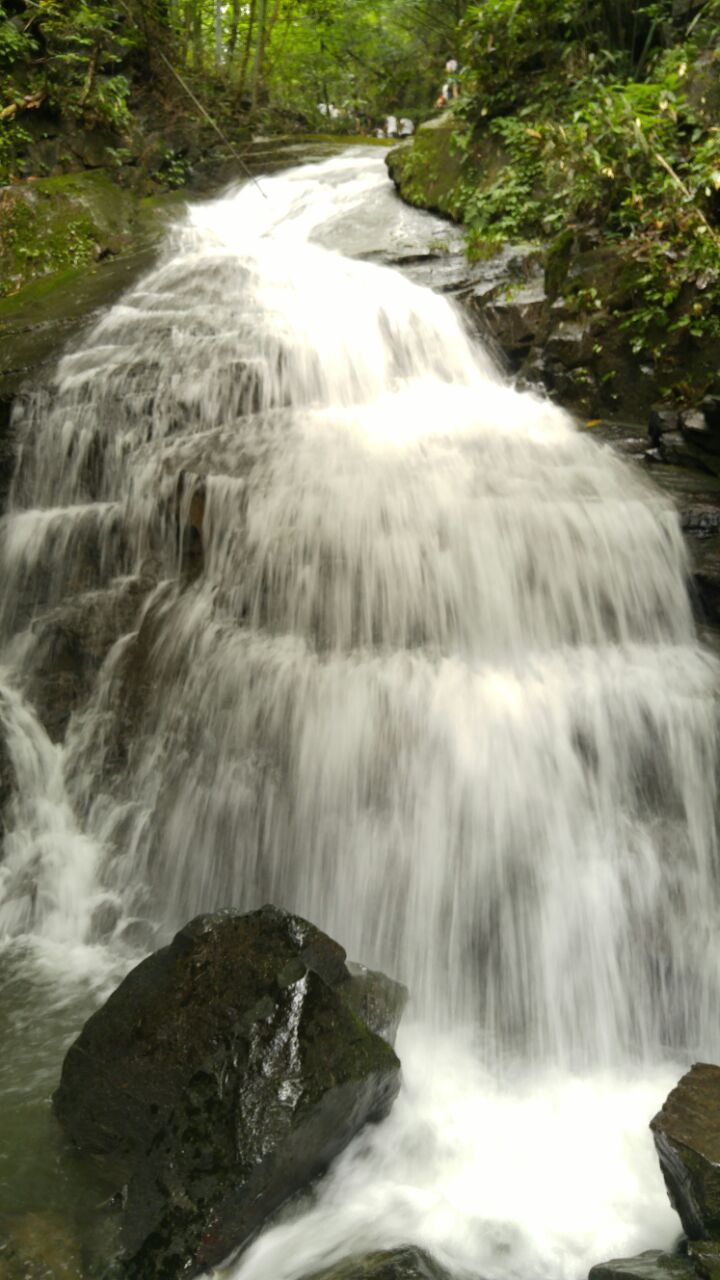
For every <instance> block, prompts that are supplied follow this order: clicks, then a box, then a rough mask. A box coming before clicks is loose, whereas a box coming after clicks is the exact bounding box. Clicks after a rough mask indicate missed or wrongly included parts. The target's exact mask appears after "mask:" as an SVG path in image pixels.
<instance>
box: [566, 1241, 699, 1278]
mask: <svg viewBox="0 0 720 1280" xmlns="http://www.w3.org/2000/svg"><path fill="white" fill-rule="evenodd" d="M694 1276H695V1271H694V1268H693V1264H692V1262H691V1261H690V1259H689V1258H688V1257H686V1256H683V1255H681V1254H676V1253H663V1252H662V1250H660V1249H648V1250H647V1251H646V1252H645V1253H640V1254H638V1255H637V1256H636V1257H634V1258H615V1259H613V1261H611V1262H601V1263H598V1265H597V1266H596V1267H593V1268H592V1270H591V1271H590V1275H589V1277H588V1280H693V1278H694Z"/></svg>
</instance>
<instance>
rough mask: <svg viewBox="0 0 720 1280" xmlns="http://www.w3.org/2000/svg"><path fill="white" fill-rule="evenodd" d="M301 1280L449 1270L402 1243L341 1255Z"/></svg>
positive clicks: (442, 1275) (411, 1279)
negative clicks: (385, 1247) (321, 1269)
mask: <svg viewBox="0 0 720 1280" xmlns="http://www.w3.org/2000/svg"><path fill="white" fill-rule="evenodd" d="M304 1280H451V1277H450V1274H449V1272H447V1271H446V1270H445V1268H444V1267H441V1266H440V1263H439V1262H436V1261H435V1259H434V1258H431V1257H430V1254H429V1253H426V1252H425V1250H424V1249H416V1248H415V1246H414V1245H405V1246H403V1247H402V1248H401V1249H389V1250H384V1251H382V1252H379V1253H367V1254H364V1255H362V1256H361V1257H354V1258H343V1260H342V1262H336V1263H335V1265H334V1266H331V1267H326V1268H325V1269H324V1270H323V1271H316V1272H314V1273H313V1275H312V1276H306V1277H304Z"/></svg>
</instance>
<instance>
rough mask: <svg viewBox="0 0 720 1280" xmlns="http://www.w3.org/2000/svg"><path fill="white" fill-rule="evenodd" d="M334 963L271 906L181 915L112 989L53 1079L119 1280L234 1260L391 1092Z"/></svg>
mask: <svg viewBox="0 0 720 1280" xmlns="http://www.w3.org/2000/svg"><path fill="white" fill-rule="evenodd" d="M351 982H352V978H351V976H350V974H349V972H348V969H347V967H346V965H345V952H344V951H343V949H342V947H340V946H339V945H338V943H336V942H333V941H332V939H330V938H329V937H327V935H326V934H323V933H321V931H320V930H319V929H316V928H315V927H314V926H313V925H311V924H309V923H308V922H307V921H305V920H301V919H300V918H299V917H297V916H292V915H289V914H288V913H287V912H284V911H280V910H278V909H276V908H274V907H264V908H262V910H260V911H255V912H251V913H250V914H247V915H242V914H240V913H239V912H233V911H229V912H219V913H217V914H215V915H212V916H199V917H198V918H197V919H196V920H194V921H192V922H191V923H190V924H188V925H186V926H185V928H184V929H182V930H181V932H180V933H178V934H177V936H176V937H175V939H174V940H173V942H172V943H171V944H170V946H169V947H165V948H163V949H162V950H161V951H158V952H156V953H155V954H154V955H152V956H150V957H148V959H147V960H144V961H143V962H142V963H141V964H140V965H138V966H137V967H136V968H135V969H133V970H132V972H131V973H130V974H128V976H127V978H126V979H125V980H124V982H123V983H122V984H121V985H120V987H119V988H118V989H117V991H115V992H114V993H113V995H112V996H111V997H110V999H109V1000H108V1001H107V1003H106V1004H105V1005H104V1006H103V1007H102V1008H101V1009H99V1010H98V1011H97V1013H95V1014H94V1015H93V1016H92V1017H91V1018H90V1019H89V1021H88V1022H87V1023H86V1025H85V1027H84V1028H83V1031H82V1033H81V1035H80V1037H79V1038H78V1040H77V1041H76V1042H75V1044H74V1045H73V1046H72V1047H71V1048H70V1050H69V1052H68V1054H67V1057H66V1058H65V1062H64V1064H63V1071H62V1079H61V1083H60V1088H59V1089H58V1091H57V1093H56V1094H55V1098H54V1107H55V1113H56V1115H57V1116H58V1118H59V1120H60V1122H61V1124H62V1126H63V1128H64V1130H65V1133H66V1135H67V1136H68V1138H69V1139H70V1140H71V1141H72V1142H73V1143H74V1144H75V1146H76V1147H77V1148H79V1149H80V1150H81V1151H82V1152H84V1153H85V1154H86V1155H87V1156H88V1157H89V1158H92V1159H93V1160H94V1161H95V1162H96V1163H98V1164H99V1167H100V1168H101V1169H104V1170H105V1179H106V1182H107V1183H110V1182H112V1181H113V1180H114V1186H115V1189H116V1190H117V1191H118V1192H119V1191H120V1190H121V1188H125V1191H124V1194H123V1197H122V1199H123V1208H122V1221H121V1236H122V1243H123V1254H122V1257H121V1258H120V1259H119V1260H118V1262H117V1271H116V1273H117V1274H118V1275H120V1276H124V1277H127V1278H128V1280H129V1278H132V1280H158V1277H160V1276H169V1277H170V1276H172V1277H176V1276H177V1277H179V1276H192V1275H196V1274H199V1273H200V1272H202V1271H204V1270H206V1269H207V1268H208V1267H212V1266H217V1265H219V1264H221V1263H222V1262H224V1261H225V1260H226V1259H227V1258H228V1256H229V1255H231V1254H232V1253H234V1252H236V1251H237V1250H239V1249H241V1248H242V1247H243V1246H244V1245H245V1244H246V1243H248V1242H249V1240H250V1239H251V1238H252V1237H253V1236H254V1235H255V1234H256V1232H257V1231H258V1230H259V1229H260V1227H261V1226H262V1225H263V1223H264V1222H265V1220H266V1219H267V1217H268V1216H269V1215H270V1214H271V1213H272V1212H273V1211H274V1210H275V1209H277V1208H278V1207H279V1206H280V1205H281V1204H282V1203H283V1202H284V1201H285V1200H287V1199H288V1198H289V1197H290V1196H291V1195H293V1194H294V1193H295V1192H297V1191H298V1190H299V1189H300V1188H302V1187H304V1186H306V1185H307V1184H308V1183H309V1182H310V1181H312V1179H313V1178H314V1177H316V1176H317V1175H318V1174H319V1173H321V1172H322V1171H323V1170H324V1169H325V1168H326V1167H327V1166H328V1164H329V1163H330V1162H331V1160H332V1159H333V1158H334V1157H335V1156H336V1155H337V1154H338V1153H339V1152H340V1151H341V1150H342V1149H343V1148H344V1147H345V1146H346V1145H347V1143H348V1142H349V1141H350V1139H351V1138H352V1137H353V1136H354V1135H355V1133H357V1132H358V1130H359V1129H360V1128H361V1127H362V1126H363V1124H365V1123H366V1122H367V1121H370V1120H378V1119H381V1118H382V1117H383V1116H384V1115H386V1114H387V1112H388V1111H389V1109H390V1107H391V1106H392V1103H393V1101H394V1099H395V1096H396V1094H397V1091H398V1089H399V1084H400V1075H399V1072H400V1063H399V1062H398V1059H397V1058H396V1056H395V1054H394V1052H393V1050H392V1048H391V1047H390V1045H389V1044H388V1043H387V1042H386V1041H385V1040H383V1039H381V1038H380V1037H379V1036H377V1035H375V1034H374V1033H373V1032H371V1031H370V1030H369V1028H368V1027H367V1026H366V1024H365V1023H364V1022H363V1021H362V1020H361V1019H360V1018H358V1017H357V1016H356V1014H355V1013H354V1012H353V1011H352V1010H351V1009H350V1008H349V1007H348V1003H347V1002H346V1001H345V999H344V991H343V989H344V988H345V987H346V986H347V985H348V984H349V983H351Z"/></svg>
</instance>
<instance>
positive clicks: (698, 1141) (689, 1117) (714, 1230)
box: [650, 1062, 720, 1240]
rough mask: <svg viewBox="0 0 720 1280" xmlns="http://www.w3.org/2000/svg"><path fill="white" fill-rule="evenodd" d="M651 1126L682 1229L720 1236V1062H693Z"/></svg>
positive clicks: (695, 1235) (698, 1236) (692, 1236)
mask: <svg viewBox="0 0 720 1280" xmlns="http://www.w3.org/2000/svg"><path fill="white" fill-rule="evenodd" d="M650 1128H651V1129H652V1131H653V1135H654V1138H655V1146H656V1148H657V1153H658V1156H659V1159H660V1167H661V1169H662V1172H663V1177H664V1179H665V1185H666V1186H667V1189H668V1195H669V1196H670V1200H671V1202H672V1205H673V1207H674V1208H675V1209H676V1211H677V1213H678V1214H679V1216H680V1220H681V1222H682V1225H683V1229H684V1231H685V1233H686V1235H687V1236H688V1238H689V1239H690V1240H703V1239H708V1238H713V1237H718V1236H720V1067H718V1066H714V1065H712V1064H711V1063H705V1062H696V1063H695V1065H694V1066H693V1067H691V1069H690V1071H688V1072H687V1074H686V1075H684V1076H683V1077H682V1079H681V1080H680V1082H679V1083H678V1084H677V1085H676V1087H675V1088H674V1089H673V1090H672V1092H671V1093H670V1094H669V1095H668V1097H667V1099H666V1100H665V1102H664V1104H663V1106H662V1108H661V1110H660V1111H659V1112H658V1114H657V1115H656V1116H655V1117H654V1118H653V1120H652V1121H651V1123H650Z"/></svg>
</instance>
